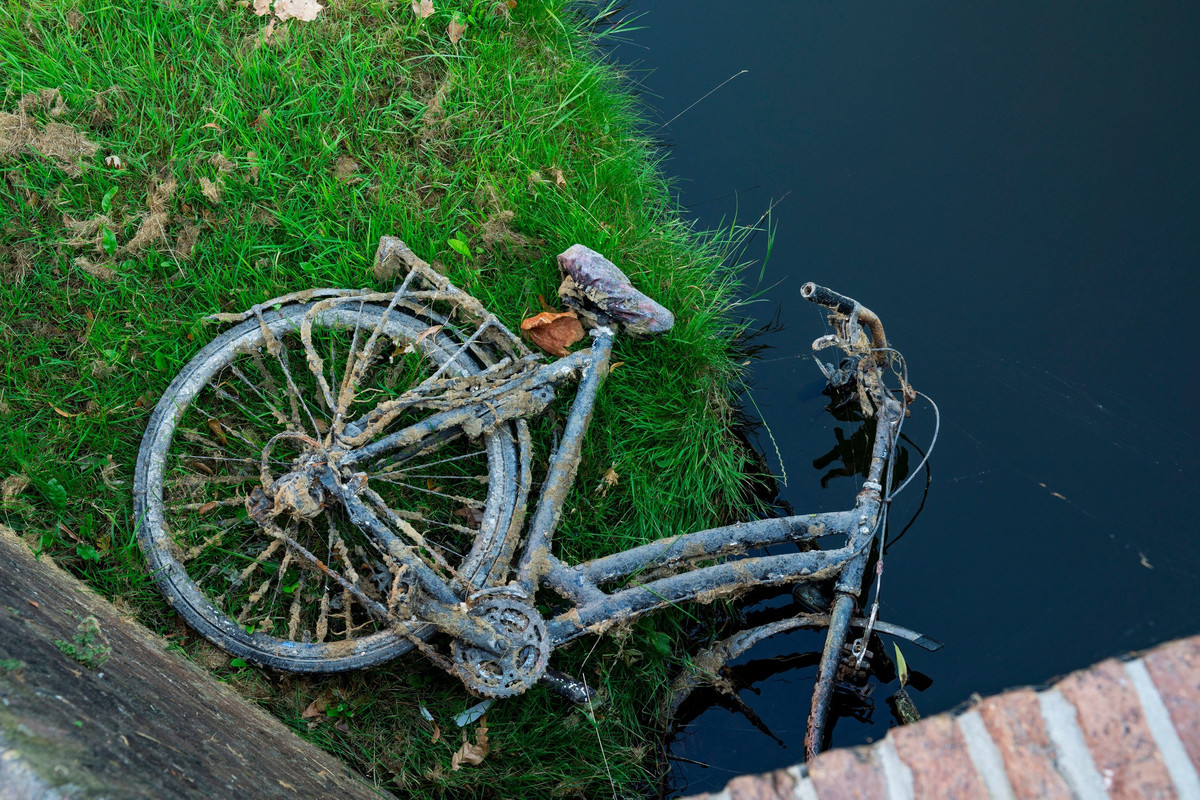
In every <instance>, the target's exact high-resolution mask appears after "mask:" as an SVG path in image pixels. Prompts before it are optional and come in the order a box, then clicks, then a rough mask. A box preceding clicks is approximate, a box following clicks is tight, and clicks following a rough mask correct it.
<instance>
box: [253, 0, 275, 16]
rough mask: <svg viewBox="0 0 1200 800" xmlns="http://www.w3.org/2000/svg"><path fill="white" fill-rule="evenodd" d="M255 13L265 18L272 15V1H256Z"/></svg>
mask: <svg viewBox="0 0 1200 800" xmlns="http://www.w3.org/2000/svg"><path fill="white" fill-rule="evenodd" d="M254 13H255V14H257V15H258V16H260V17H264V16H266V15H267V14H270V13H271V0H254Z"/></svg>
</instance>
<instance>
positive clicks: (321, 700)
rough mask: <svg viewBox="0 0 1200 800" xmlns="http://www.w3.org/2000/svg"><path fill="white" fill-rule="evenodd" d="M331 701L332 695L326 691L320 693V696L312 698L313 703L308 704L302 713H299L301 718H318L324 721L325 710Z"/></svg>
mask: <svg viewBox="0 0 1200 800" xmlns="http://www.w3.org/2000/svg"><path fill="white" fill-rule="evenodd" d="M332 701H333V694H332V693H331V692H330V691H329V690H328V689H326V690H325V691H324V692H321V694H319V695H317V696H316V697H315V698H313V701H312V702H311V703H309V704H308V706H307V707H306V708H305V709H304V710H303V711H301V712H300V716H301V718H303V719H313V718H314V717H319V718H321V719H324V718H325V709H327V708H329V704H330V702H332Z"/></svg>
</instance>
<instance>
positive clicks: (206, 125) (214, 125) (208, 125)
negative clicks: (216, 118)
mask: <svg viewBox="0 0 1200 800" xmlns="http://www.w3.org/2000/svg"><path fill="white" fill-rule="evenodd" d="M205 128H212V129H213V130H215V131H216V132H217V133H223V132H224V130H223V129H222V128H221V126H220V125H218V124H217V123H215V122H206V123H204V124H203V125H201V126H200V129H201V130H204V129H205Z"/></svg>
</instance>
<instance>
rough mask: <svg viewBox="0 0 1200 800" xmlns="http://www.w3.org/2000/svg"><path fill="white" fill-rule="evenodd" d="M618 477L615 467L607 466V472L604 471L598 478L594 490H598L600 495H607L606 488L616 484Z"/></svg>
mask: <svg viewBox="0 0 1200 800" xmlns="http://www.w3.org/2000/svg"><path fill="white" fill-rule="evenodd" d="M620 477H621V476H620V475H619V474H617V471H616V470H615V469H613V468H612V467H609V468H608V472H606V473H604V477H603V478H601V479H600V485H599V486H597V487H596V491H598V492H600V496H601V497H608V490H609V489H611V488H612V487H614V486H616V485H617V480H618V479H619V478H620Z"/></svg>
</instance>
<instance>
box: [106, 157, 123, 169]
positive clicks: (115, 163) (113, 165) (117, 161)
mask: <svg viewBox="0 0 1200 800" xmlns="http://www.w3.org/2000/svg"><path fill="white" fill-rule="evenodd" d="M104 166H106V167H109V168H110V169H125V163H124V162H123V161H121V157H120V156H105V157H104Z"/></svg>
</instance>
